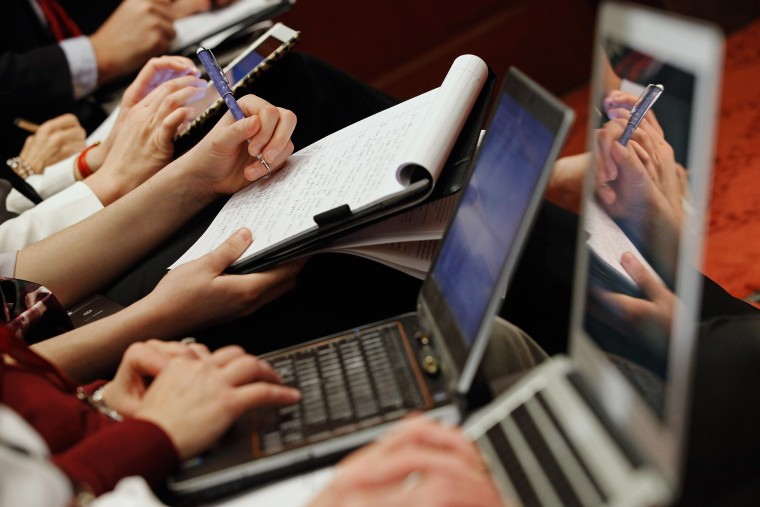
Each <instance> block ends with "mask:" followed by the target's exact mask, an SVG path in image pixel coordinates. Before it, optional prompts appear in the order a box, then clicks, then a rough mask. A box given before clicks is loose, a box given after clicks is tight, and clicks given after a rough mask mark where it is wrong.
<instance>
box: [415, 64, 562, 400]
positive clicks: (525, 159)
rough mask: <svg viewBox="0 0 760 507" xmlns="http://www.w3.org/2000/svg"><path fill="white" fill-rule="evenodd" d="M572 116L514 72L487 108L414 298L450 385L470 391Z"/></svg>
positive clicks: (553, 99)
mask: <svg viewBox="0 0 760 507" xmlns="http://www.w3.org/2000/svg"><path fill="white" fill-rule="evenodd" d="M572 119H573V113H572V111H571V110H570V109H569V108H568V107H567V106H565V105H563V104H562V103H561V102H559V101H558V100H557V99H556V98H554V97H553V96H552V95H551V94H549V93H548V92H546V91H545V90H544V89H543V88H541V87H540V86H538V85H537V84H536V83H535V82H533V81H532V80H530V79H529V78H528V77H526V76H525V75H524V74H522V73H521V72H520V71H518V70H517V69H515V68H511V69H509V71H508V73H507V76H506V78H505V81H504V84H503V85H502V88H501V90H500V91H499V94H498V96H497V98H496V101H495V103H494V107H493V112H492V114H491V118H490V120H489V124H488V127H487V129H486V134H485V136H484V138H483V140H482V143H481V146H480V148H479V151H478V154H477V156H476V159H475V161H474V164H473V167H472V168H471V175H470V178H469V180H468V183H467V186H466V187H465V188H464V189H463V190H462V195H461V197H460V201H459V204H458V207H457V210H456V212H455V215H454V217H453V218H452V220H451V222H450V224H449V227H448V229H447V231H446V234H445V236H444V238H445V239H444V241H443V243H442V244H441V246H440V249H439V251H438V254H437V257H436V259H435V261H434V262H433V265H432V267H431V270H430V273H429V275H428V277H427V278H426V280H425V282H424V284H423V286H422V289H421V292H420V298H419V304H418V314H419V317H420V321H421V322H422V324H423V326H425V327H426V328H427V329H428V330H429V331H430V332H431V333H432V334H433V336H435V338H436V339H440V340H443V342H444V344H445V346H444V347H442V348H443V349H444V350H443V351H442V352H443V353H448V355H449V356H450V357H447V358H446V360H445V361H444V364H449V365H453V368H454V369H455V371H454V372H453V373H454V374H453V375H451V377H450V378H453V379H455V382H456V385H452V386H450V387H451V388H452V389H456V392H458V393H460V394H464V393H466V392H467V391H468V390H469V387H470V384H471V383H472V379H473V377H474V375H475V372H476V370H477V368H478V365H479V363H480V360H481V357H482V355H483V351H484V350H485V347H486V344H487V342H488V337H489V333H490V330H491V324H492V322H493V316H494V315H495V314H496V311H497V310H498V307H499V305H501V302H502V297H503V295H504V293H505V291H506V287H507V284H508V283H509V280H510V278H511V277H512V272H513V270H514V266H515V265H516V263H517V260H518V257H519V255H520V252H521V250H522V247H523V244H524V243H525V239H526V237H527V234H528V231H529V229H530V227H531V225H532V223H533V218H534V216H535V212H536V209H537V207H538V204H539V202H540V200H541V198H542V196H543V193H544V188H545V186H546V182H547V180H548V177H549V173H550V170H551V167H552V165H553V163H554V160H555V158H556V157H557V154H558V153H559V150H560V148H561V147H562V144H563V143H564V140H565V136H566V134H567V131H568V129H569V127H570V124H571V123H572Z"/></svg>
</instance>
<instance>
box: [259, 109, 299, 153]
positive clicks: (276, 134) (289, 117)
mask: <svg viewBox="0 0 760 507" xmlns="http://www.w3.org/2000/svg"><path fill="white" fill-rule="evenodd" d="M256 115H257V116H258V117H259V120H260V121H261V129H259V131H258V132H257V133H256V135H255V136H253V137H252V138H251V140H250V143H249V146H248V153H250V154H251V156H254V157H255V156H256V155H258V154H259V153H261V154H262V155H264V158H265V159H266V161H267V162H269V163H270V165H276V164H275V163H274V162H275V161H277V160H278V158H280V154H281V153H282V152H283V151H285V150H286V148H287V145H288V143H289V142H290V136H291V134H292V133H293V130H294V129H295V126H296V115H295V114H293V113H292V112H291V111H288V110H287V109H282V108H278V107H274V106H270V105H268V106H266V107H263V108H261V109H259V111H258V112H257V113H256Z"/></svg>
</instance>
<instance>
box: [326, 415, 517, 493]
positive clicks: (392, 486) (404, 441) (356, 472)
mask: <svg viewBox="0 0 760 507" xmlns="http://www.w3.org/2000/svg"><path fill="white" fill-rule="evenodd" d="M342 505H351V506H373V505H377V506H386V505H394V506H396V505H398V506H405V505H409V506H412V505H426V506H435V505H447V506H449V505H451V506H454V505H456V506H467V505H472V506H483V507H487V506H501V505H502V502H501V499H500V497H499V494H498V492H497V490H496V487H495V486H494V484H493V481H492V480H491V477H490V476H489V474H488V471H487V469H486V466H485V464H484V463H483V461H482V459H481V458H480V455H479V453H478V451H477V448H476V447H475V445H474V444H473V443H472V442H470V441H469V440H467V439H466V438H465V436H464V435H463V434H462V432H461V430H459V429H457V428H448V427H445V426H442V425H440V424H438V423H436V422H433V421H431V420H428V419H422V418H415V419H411V420H408V421H405V422H403V423H401V425H399V426H398V427H397V428H396V429H395V430H393V431H392V432H391V433H389V434H387V435H386V436H384V437H381V438H380V439H379V440H377V441H376V442H375V443H372V444H369V445H368V446H366V447H364V448H362V449H360V450H358V451H356V452H354V453H353V454H351V455H349V456H348V457H347V458H346V459H344V460H343V461H342V462H341V463H340V464H339V465H338V470H337V473H336V475H335V478H334V479H333V480H332V482H331V483H330V484H328V486H327V487H326V488H325V489H324V490H322V492H321V493H320V495H319V496H318V497H317V499H316V500H315V501H314V502H313V503H312V504H311V506H312V507H322V506H342Z"/></svg>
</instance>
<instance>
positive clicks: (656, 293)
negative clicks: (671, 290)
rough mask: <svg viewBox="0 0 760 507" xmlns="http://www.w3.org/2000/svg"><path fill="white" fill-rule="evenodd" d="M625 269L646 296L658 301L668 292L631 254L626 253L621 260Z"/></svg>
mask: <svg viewBox="0 0 760 507" xmlns="http://www.w3.org/2000/svg"><path fill="white" fill-rule="evenodd" d="M620 264H622V266H623V269H625V270H626V272H627V273H628V274H629V275H631V278H633V281H634V282H636V284H637V285H638V286H639V287H641V290H643V291H644V294H646V296H647V297H648V298H649V299H651V300H652V301H656V300H657V299H658V298H659V297H660V296H661V295H662V294H663V292H668V289H667V288H666V287H665V286H664V285H663V284H662V283H661V282H660V281H659V280H658V279H657V277H656V276H654V274H652V273H651V272H650V271H649V270H648V269H647V268H646V267H645V266H644V265H643V264H642V263H641V262H640V261H639V260H638V259H637V258H636V257H635V256H634V255H633V254H632V253H631V252H625V253H624V254H623V256H622V257H621V259H620Z"/></svg>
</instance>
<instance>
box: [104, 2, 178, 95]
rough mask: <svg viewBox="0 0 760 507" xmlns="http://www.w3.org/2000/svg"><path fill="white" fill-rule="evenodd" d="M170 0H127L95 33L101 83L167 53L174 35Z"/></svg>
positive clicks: (125, 73)
mask: <svg viewBox="0 0 760 507" xmlns="http://www.w3.org/2000/svg"><path fill="white" fill-rule="evenodd" d="M173 23H174V18H173V17H172V11H171V2H170V1H169V0H124V1H123V2H121V4H120V5H119V7H118V8H117V9H116V10H115V11H114V13H113V14H112V15H111V16H110V17H109V18H108V19H107V20H106V21H105V23H103V25H101V27H100V28H99V29H98V31H96V32H95V33H94V34H93V35H92V36H90V41H91V42H92V46H93V49H94V50H95V58H96V59H97V61H98V84H103V83H107V82H109V81H111V80H113V79H115V78H117V77H119V76H124V75H127V74H129V73H131V72H134V71H136V70H137V69H139V68H140V66H141V65H143V64H144V63H145V62H146V61H147V60H148V59H149V58H150V57H151V56H158V55H162V54H164V53H166V52H167V51H168V49H169V47H170V45H171V41H172V39H174V36H175V31H174V25H173Z"/></svg>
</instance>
